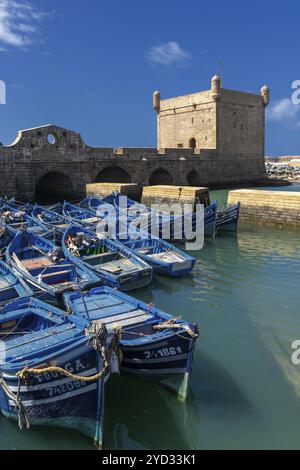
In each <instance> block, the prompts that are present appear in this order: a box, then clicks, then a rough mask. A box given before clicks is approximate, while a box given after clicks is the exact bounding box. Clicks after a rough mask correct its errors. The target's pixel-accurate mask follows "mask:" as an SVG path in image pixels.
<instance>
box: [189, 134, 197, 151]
mask: <svg viewBox="0 0 300 470" xmlns="http://www.w3.org/2000/svg"><path fill="white" fill-rule="evenodd" d="M189 147H190V149H195V148H196V147H197V142H196V139H195V138H194V137H192V138H191V139H190V141H189Z"/></svg>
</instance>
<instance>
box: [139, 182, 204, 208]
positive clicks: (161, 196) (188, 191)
mask: <svg viewBox="0 0 300 470" xmlns="http://www.w3.org/2000/svg"><path fill="white" fill-rule="evenodd" d="M142 203H143V204H145V206H150V205H151V204H168V205H169V206H170V205H173V204H180V205H182V206H183V205H184V204H190V205H192V206H193V210H194V209H195V205H196V204H197V203H200V204H203V205H204V206H207V205H209V189H208V188H198V187H189V186H167V185H157V186H145V187H144V188H143V196H142Z"/></svg>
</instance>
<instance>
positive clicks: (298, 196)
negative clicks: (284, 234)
mask: <svg viewBox="0 0 300 470" xmlns="http://www.w3.org/2000/svg"><path fill="white" fill-rule="evenodd" d="M237 202H240V203H241V210H240V219H241V220H242V221H244V222H255V223H260V224H266V225H277V226H280V227H285V226H287V227H292V228H300V192H292V191H265V190H254V189H239V190H235V191H230V192H229V194H228V204H236V203H237Z"/></svg>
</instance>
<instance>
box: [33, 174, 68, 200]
mask: <svg viewBox="0 0 300 470" xmlns="http://www.w3.org/2000/svg"><path fill="white" fill-rule="evenodd" d="M35 199H36V201H37V202H42V203H52V202H59V201H63V200H64V199H69V200H71V199H74V189H73V184H72V181H71V179H70V178H69V177H68V176H66V175H64V174H63V173H59V172H57V171H52V172H49V173H46V174H45V175H44V176H42V177H41V178H40V179H39V181H38V182H37V185H36V187H35Z"/></svg>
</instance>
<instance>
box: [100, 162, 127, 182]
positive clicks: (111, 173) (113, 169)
mask: <svg viewBox="0 0 300 470" xmlns="http://www.w3.org/2000/svg"><path fill="white" fill-rule="evenodd" d="M95 182H96V183H131V182H132V180H131V177H130V176H129V174H128V173H127V171H125V170H123V168H120V167H118V166H107V167H106V168H104V169H103V170H101V171H99V173H98V174H97V176H96V179H95Z"/></svg>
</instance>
